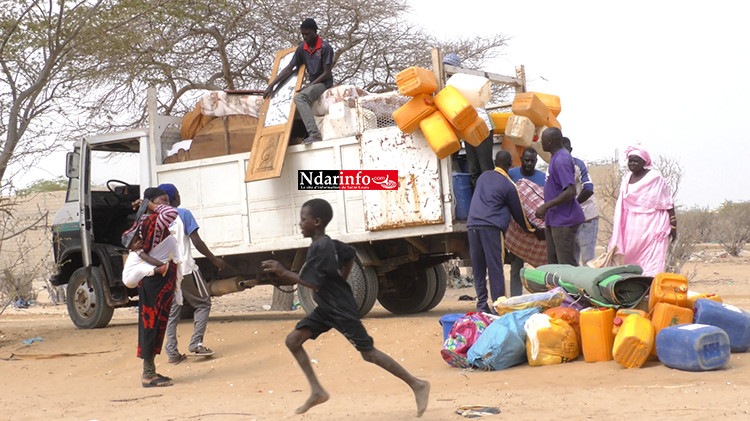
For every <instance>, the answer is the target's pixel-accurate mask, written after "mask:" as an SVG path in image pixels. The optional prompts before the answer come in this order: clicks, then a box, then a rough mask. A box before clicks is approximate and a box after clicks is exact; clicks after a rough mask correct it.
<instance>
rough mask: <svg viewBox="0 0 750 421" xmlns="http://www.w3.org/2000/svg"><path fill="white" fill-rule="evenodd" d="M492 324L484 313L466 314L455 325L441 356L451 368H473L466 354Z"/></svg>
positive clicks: (444, 344) (441, 351)
mask: <svg viewBox="0 0 750 421" xmlns="http://www.w3.org/2000/svg"><path fill="white" fill-rule="evenodd" d="M490 323H492V321H491V320H490V319H489V318H488V317H487V316H486V315H485V314H484V313H466V315H465V316H463V317H461V318H460V319H458V320H456V321H455V322H454V323H453V328H451V331H450V333H449V334H448V339H446V340H445V342H444V343H443V348H442V349H441V350H440V356H442V357H443V359H444V360H445V362H447V363H448V365H449V366H451V367H459V368H468V367H471V364H469V362H468V361H467V359H466V354H467V352H468V351H469V348H471V346H472V345H474V342H476V341H477V339H479V338H480V337H481V335H482V332H484V330H485V328H487V326H489V325H490Z"/></svg>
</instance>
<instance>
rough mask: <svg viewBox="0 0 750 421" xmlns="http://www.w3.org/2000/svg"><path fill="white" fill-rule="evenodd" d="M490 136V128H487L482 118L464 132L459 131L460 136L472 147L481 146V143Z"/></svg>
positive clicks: (478, 118)
mask: <svg viewBox="0 0 750 421" xmlns="http://www.w3.org/2000/svg"><path fill="white" fill-rule="evenodd" d="M489 135H490V128H489V127H487V123H485V121H484V119H483V118H482V117H479V116H477V119H476V120H474V122H473V123H471V124H470V125H469V127H467V128H466V129H464V130H458V136H459V137H460V138H461V139H463V140H465V141H466V142H467V143H469V144H471V145H472V146H479V144H480V143H482V142H483V141H484V139H487V136H489Z"/></svg>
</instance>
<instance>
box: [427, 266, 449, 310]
mask: <svg viewBox="0 0 750 421" xmlns="http://www.w3.org/2000/svg"><path fill="white" fill-rule="evenodd" d="M432 269H433V270H435V279H436V280H437V285H436V288H435V295H434V296H433V297H432V301H430V303H429V304H427V307H425V309H424V310H422V311H430V310H432V309H433V308H435V307H437V305H438V304H440V301H443V297H445V288H446V286H447V283H448V273H447V272H446V271H445V268H444V267H443V265H442V264H439V265H435V266H433V267H432Z"/></svg>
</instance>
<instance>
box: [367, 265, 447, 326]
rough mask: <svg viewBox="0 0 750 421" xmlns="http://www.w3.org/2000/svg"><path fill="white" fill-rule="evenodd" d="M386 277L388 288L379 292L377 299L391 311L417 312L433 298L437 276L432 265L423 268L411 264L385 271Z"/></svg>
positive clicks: (398, 312) (401, 312) (425, 306)
mask: <svg viewBox="0 0 750 421" xmlns="http://www.w3.org/2000/svg"><path fill="white" fill-rule="evenodd" d="M386 277H387V278H388V281H389V286H390V289H389V291H387V292H385V293H383V294H381V296H380V297H378V301H380V304H381V305H382V306H383V307H384V308H385V309H386V310H388V311H390V312H391V313H395V314H411V313H419V312H421V311H424V310H425V309H426V308H427V306H428V305H430V304H431V303H432V301H433V299H434V298H435V292H436V290H437V276H436V275H435V270H434V269H433V268H432V266H430V267H426V268H424V267H419V266H416V265H413V264H411V265H407V266H404V267H402V268H400V269H396V270H395V271H393V272H389V273H387V274H386ZM443 293H445V292H443Z"/></svg>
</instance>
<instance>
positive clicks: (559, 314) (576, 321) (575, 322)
mask: <svg viewBox="0 0 750 421" xmlns="http://www.w3.org/2000/svg"><path fill="white" fill-rule="evenodd" d="M544 314H546V315H548V316H549V317H551V318H553V319H560V320H562V321H564V322H565V323H567V324H568V325H569V326H570V327H572V328H573V331H574V332H575V334H576V339H577V340H578V348H579V349H581V313H579V312H578V310H576V309H574V308H570V307H565V306H560V307H553V308H551V309H549V310H545V311H544Z"/></svg>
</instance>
